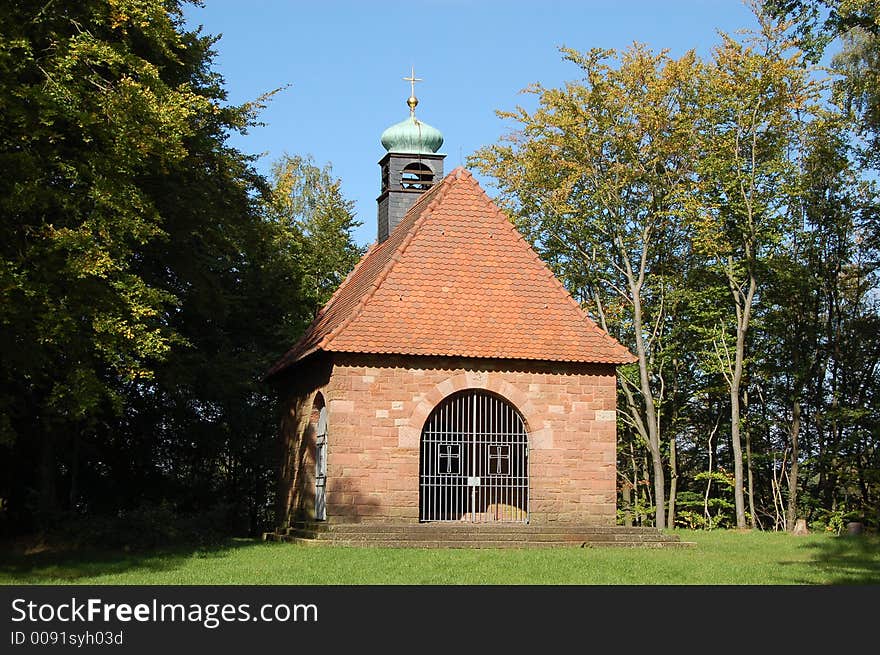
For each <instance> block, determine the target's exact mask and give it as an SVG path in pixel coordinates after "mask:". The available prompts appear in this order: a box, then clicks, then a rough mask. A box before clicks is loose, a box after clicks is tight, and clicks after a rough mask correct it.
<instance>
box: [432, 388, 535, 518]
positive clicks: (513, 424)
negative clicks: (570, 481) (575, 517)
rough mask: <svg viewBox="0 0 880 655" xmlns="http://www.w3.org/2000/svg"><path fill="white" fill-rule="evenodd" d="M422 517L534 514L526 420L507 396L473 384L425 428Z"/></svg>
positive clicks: (440, 408) (441, 408) (439, 407)
mask: <svg viewBox="0 0 880 655" xmlns="http://www.w3.org/2000/svg"><path fill="white" fill-rule="evenodd" d="M419 478H420V479H419V520H420V521H472V522H486V521H506V522H514V523H527V522H528V519H529V444H528V434H527V432H526V425H525V421H524V420H523V417H522V415H520V413H519V412H518V411H517V409H516V408H515V407H514V406H513V405H511V404H510V403H509V402H507V401H506V400H504V399H503V398H501V397H499V396H496V395H494V394H491V393H489V392H486V391H482V390H478V389H467V390H465V391H460V392H458V393H455V394H453V395H451V396H449V397H447V398H446V399H444V400H443V402H441V403H440V404H439V405H437V407H435V408H434V410H433V411H432V412H431V414H430V416H428V419H427V421H425V425H424V427H423V428H422V440H421V456H420V467H419Z"/></svg>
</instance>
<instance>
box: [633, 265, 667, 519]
mask: <svg viewBox="0 0 880 655" xmlns="http://www.w3.org/2000/svg"><path fill="white" fill-rule="evenodd" d="M631 288H632V299H631V300H632V304H633V329H634V332H635V341H636V356H637V357H638V359H639V391H640V392H641V394H642V404H643V406H644V409H645V424H646V425H645V427H646V428H647V431H648V450H649V452H650V453H651V463H652V465H653V467H652V468H653V469H654V502H655V511H654V517H655V518H654V525H655V527H657V528H659V529H660V530H662V529H663V528H665V527H666V500H665V495H666V481H665V479H664V478H665V475H664V473H663V455H662V453H661V450H660V426H659V425H658V424H657V408H656V407H655V405H654V394H653V393H652V392H651V383H650V380H649V378H648V366H649V364H648V352H647V348H646V345H645V338H644V334H643V322H642V301H641V295H640V294H641V291H640V286H639V285H638V284H637V283H631Z"/></svg>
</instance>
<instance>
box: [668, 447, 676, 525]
mask: <svg viewBox="0 0 880 655" xmlns="http://www.w3.org/2000/svg"><path fill="white" fill-rule="evenodd" d="M677 491H678V470H677V464H676V461H675V437H673V438H672V439H670V440H669V512H668V514H667V516H666V525H667V526H668V527H670V528H672V527H675V494H676V492H677Z"/></svg>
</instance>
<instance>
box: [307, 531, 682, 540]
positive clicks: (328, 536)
mask: <svg viewBox="0 0 880 655" xmlns="http://www.w3.org/2000/svg"><path fill="white" fill-rule="evenodd" d="M291 536H294V537H298V538H300V539H314V540H316V541H340V540H344V541H358V542H360V541H376V540H379V541H382V540H398V541H443V540H448V541H474V542H477V541H523V542H528V541H557V542H561V543H567V542H572V541H594V542H614V541H636V542H652V541H664V542H665V541H678V540H679V538H678V537H677V536H674V535H664V534H660V533H657V534H626V533H589V532H566V533H557V534H553V533H539V532H535V533H522V532H487V533H484V534H480V533H443V532H438V531H430V532H421V531H413V532H381V531H378V532H350V533H334V532H309V531H305V530H303V531H295V532H293V533H291Z"/></svg>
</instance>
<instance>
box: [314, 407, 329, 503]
mask: <svg viewBox="0 0 880 655" xmlns="http://www.w3.org/2000/svg"><path fill="white" fill-rule="evenodd" d="M315 431H316V433H317V434H316V437H315V519H316V520H318V521H324V520H325V519H326V518H327V495H326V489H327V408H326V407H321V413H320V414H319V415H318V426H317V429H316V430H315Z"/></svg>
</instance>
